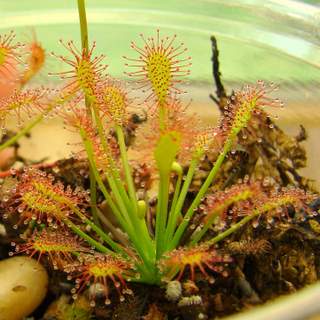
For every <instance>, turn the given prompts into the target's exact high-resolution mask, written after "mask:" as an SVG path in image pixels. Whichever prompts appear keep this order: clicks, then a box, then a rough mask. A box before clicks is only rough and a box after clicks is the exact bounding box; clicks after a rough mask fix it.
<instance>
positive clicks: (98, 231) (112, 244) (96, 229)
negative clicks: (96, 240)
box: [70, 206, 125, 253]
mask: <svg viewBox="0 0 320 320" xmlns="http://www.w3.org/2000/svg"><path fill="white" fill-rule="evenodd" d="M70 208H71V209H72V211H73V212H74V213H75V214H76V215H77V216H78V217H79V218H80V219H81V220H82V221H83V222H84V223H85V224H87V225H88V226H90V228H91V229H92V230H93V231H94V232H95V233H96V234H97V235H98V236H99V237H100V238H101V239H102V240H103V241H104V242H106V243H107V244H108V245H109V246H110V247H111V248H112V249H113V250H114V251H116V252H121V253H125V252H124V250H123V249H122V248H121V247H120V246H119V245H118V244H117V243H115V242H114V241H113V240H112V239H111V238H110V237H109V236H108V235H107V234H106V233H105V232H104V231H102V230H101V229H100V228H99V227H98V226H97V225H95V224H94V222H92V221H91V220H89V219H88V218H87V217H86V216H85V215H84V214H83V213H82V212H81V211H80V210H79V209H78V208H76V207H75V206H70Z"/></svg>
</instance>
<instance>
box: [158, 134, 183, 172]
mask: <svg viewBox="0 0 320 320" xmlns="http://www.w3.org/2000/svg"><path fill="white" fill-rule="evenodd" d="M180 140H181V138H180V135H179V133H178V132H175V131H171V132H168V133H166V134H164V135H162V136H161V137H160V139H159V141H158V144H157V146H156V149H155V152H154V157H155V159H156V163H157V166H158V169H159V171H160V174H163V175H165V174H169V173H170V171H171V166H172V163H173V162H174V161H175V159H176V155H177V153H178V151H179V147H180Z"/></svg>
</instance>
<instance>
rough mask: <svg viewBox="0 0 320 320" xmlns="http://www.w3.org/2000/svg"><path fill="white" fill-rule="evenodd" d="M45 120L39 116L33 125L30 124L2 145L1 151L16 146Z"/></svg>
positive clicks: (0, 146)
mask: <svg viewBox="0 0 320 320" xmlns="http://www.w3.org/2000/svg"><path fill="white" fill-rule="evenodd" d="M42 120H43V115H42V114H41V115H39V116H38V117H37V118H35V119H34V120H33V121H32V122H31V123H29V124H28V125H27V126H26V127H24V128H23V129H21V130H20V131H19V132H18V133H17V134H16V135H15V136H13V137H12V138H10V139H9V140H7V141H6V142H5V143H3V144H1V145H0V151H2V150H4V149H6V148H8V147H10V146H12V145H13V144H15V143H16V142H17V141H18V140H19V139H20V138H21V137H23V136H25V135H26V134H28V133H29V132H30V131H31V129H32V128H33V127H34V126H36V125H37V124H38V123H39V122H41V121H42Z"/></svg>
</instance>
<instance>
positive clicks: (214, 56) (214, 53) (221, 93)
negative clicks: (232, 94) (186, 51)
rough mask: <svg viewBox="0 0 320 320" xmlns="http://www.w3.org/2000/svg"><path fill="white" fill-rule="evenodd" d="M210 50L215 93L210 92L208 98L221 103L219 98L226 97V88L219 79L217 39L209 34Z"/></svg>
mask: <svg viewBox="0 0 320 320" xmlns="http://www.w3.org/2000/svg"><path fill="white" fill-rule="evenodd" d="M210 40H211V50H212V57H211V61H212V74H213V78H214V82H215V85H216V95H217V98H216V97H215V96H213V95H212V94H210V98H211V99H212V100H213V101H214V102H215V103H216V104H217V105H218V106H220V105H221V100H222V99H223V98H226V97H227V94H226V90H225V88H224V86H223V84H222V81H221V72H220V62H219V50H218V45H217V39H216V38H215V37H214V36H211V38H210Z"/></svg>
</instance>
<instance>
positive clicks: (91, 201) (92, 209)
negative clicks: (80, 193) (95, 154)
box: [90, 167, 100, 226]
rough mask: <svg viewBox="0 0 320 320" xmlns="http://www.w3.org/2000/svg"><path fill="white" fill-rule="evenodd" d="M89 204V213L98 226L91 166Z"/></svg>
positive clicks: (95, 188)
mask: <svg viewBox="0 0 320 320" xmlns="http://www.w3.org/2000/svg"><path fill="white" fill-rule="evenodd" d="M90 206H91V214H92V218H93V221H94V223H95V224H96V225H97V226H100V222H99V217H98V213H97V185H96V180H95V178H94V173H93V172H92V168H91V167H90Z"/></svg>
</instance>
